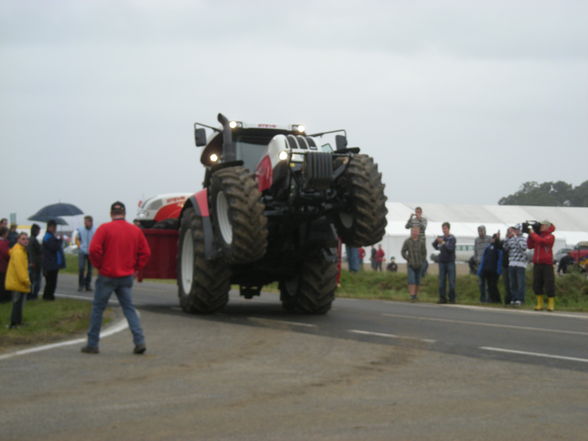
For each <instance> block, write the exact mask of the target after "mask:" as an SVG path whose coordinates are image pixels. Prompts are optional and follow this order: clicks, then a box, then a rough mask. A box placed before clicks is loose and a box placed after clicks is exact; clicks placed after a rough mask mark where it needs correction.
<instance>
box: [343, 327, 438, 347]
mask: <svg viewBox="0 0 588 441" xmlns="http://www.w3.org/2000/svg"><path fill="white" fill-rule="evenodd" d="M347 332H351V333H352V334H360V335H374V336H376V337H384V338H396V339H402V340H418V341H422V342H425V343H431V344H432V343H435V342H436V340H432V339H430V338H417V337H403V336H400V335H396V334H387V333H384V332H373V331H362V330H361V329H348V330H347Z"/></svg>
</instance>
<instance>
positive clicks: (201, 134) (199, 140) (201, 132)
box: [194, 129, 206, 147]
mask: <svg viewBox="0 0 588 441" xmlns="http://www.w3.org/2000/svg"><path fill="white" fill-rule="evenodd" d="M194 139H195V140H196V147H202V146H205V145H206V130H205V129H195V130H194Z"/></svg>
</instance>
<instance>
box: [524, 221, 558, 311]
mask: <svg viewBox="0 0 588 441" xmlns="http://www.w3.org/2000/svg"><path fill="white" fill-rule="evenodd" d="M525 226H526V224H525ZM538 229H539V232H535V231H534V229H532V228H528V229H527V231H526V233H528V234H529V237H528V238H527V246H528V247H529V249H532V250H534V251H533V291H534V292H535V296H536V297H537V305H536V306H535V311H541V310H542V309H543V295H544V293H545V294H547V311H550V312H551V311H553V310H554V309H555V277H554V273H553V243H554V242H555V237H554V236H553V234H552V233H553V232H554V231H555V225H553V224H552V223H551V222H549V221H546V220H545V221H543V222H541V223H540V225H539V228H538Z"/></svg>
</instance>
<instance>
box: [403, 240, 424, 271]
mask: <svg viewBox="0 0 588 441" xmlns="http://www.w3.org/2000/svg"><path fill="white" fill-rule="evenodd" d="M400 253H401V254H402V257H403V258H404V260H406V262H407V263H408V265H409V266H410V267H412V268H420V266H421V265H422V264H423V262H424V261H425V258H426V256H427V249H426V247H425V242H424V241H422V240H421V239H420V238H419V239H417V240H413V239H412V238H411V237H409V238H408V239H406V240H405V241H404V244H403V245H402V251H400Z"/></svg>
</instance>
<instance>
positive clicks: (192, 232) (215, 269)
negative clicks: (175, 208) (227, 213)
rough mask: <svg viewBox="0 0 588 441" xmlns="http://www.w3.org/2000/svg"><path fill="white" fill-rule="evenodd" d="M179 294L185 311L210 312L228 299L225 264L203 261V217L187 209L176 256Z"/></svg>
mask: <svg viewBox="0 0 588 441" xmlns="http://www.w3.org/2000/svg"><path fill="white" fill-rule="evenodd" d="M177 273H178V296H179V298H180V306H181V307H182V310H184V311H185V312H189V313H192V314H195V313H212V312H215V311H218V310H219V309H221V308H223V307H224V306H225V305H226V304H227V302H228V301H229V289H230V287H231V284H230V277H231V273H230V271H229V267H228V265H227V264H226V263H225V262H223V261H222V260H221V259H216V260H206V258H205V256H204V231H203V228H202V218H201V217H200V216H197V215H196V213H195V212H194V210H193V209H192V208H188V209H186V211H185V212H184V214H183V215H182V220H181V223H180V235H179V242H178V256H177Z"/></svg>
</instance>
